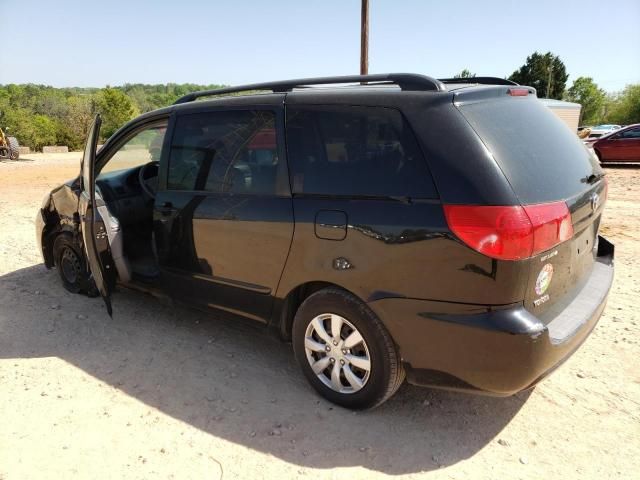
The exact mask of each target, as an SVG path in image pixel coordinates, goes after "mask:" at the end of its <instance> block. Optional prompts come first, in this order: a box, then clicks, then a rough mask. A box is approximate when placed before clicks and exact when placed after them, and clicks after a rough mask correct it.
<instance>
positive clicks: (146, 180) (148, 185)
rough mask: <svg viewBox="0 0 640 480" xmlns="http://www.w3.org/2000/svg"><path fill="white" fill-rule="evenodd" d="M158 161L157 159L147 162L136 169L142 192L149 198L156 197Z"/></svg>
mask: <svg viewBox="0 0 640 480" xmlns="http://www.w3.org/2000/svg"><path fill="white" fill-rule="evenodd" d="M159 165H160V163H159V162H157V161H154V162H149V163H147V164H145V165H143V166H142V167H140V170H138V183H140V188H142V192H143V193H144V194H145V195H146V196H147V197H149V198H150V199H151V200H153V199H155V198H156V191H157V190H158V169H159Z"/></svg>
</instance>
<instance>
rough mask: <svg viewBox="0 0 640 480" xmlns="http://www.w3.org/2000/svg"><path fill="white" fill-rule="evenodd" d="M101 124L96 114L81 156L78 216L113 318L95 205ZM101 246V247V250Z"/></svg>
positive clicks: (93, 271) (90, 261)
mask: <svg viewBox="0 0 640 480" xmlns="http://www.w3.org/2000/svg"><path fill="white" fill-rule="evenodd" d="M101 124H102V119H101V118H100V115H96V118H95V120H94V121H93V124H92V125H91V128H90V129H89V134H88V136H87V143H86V145H85V150H84V155H83V157H82V193H81V195H80V202H79V205H78V213H79V214H80V219H81V223H82V239H83V243H84V248H85V253H86V257H87V263H88V264H89V269H90V270H91V274H92V275H93V279H94V281H95V283H96V287H97V288H98V291H99V292H100V296H101V297H102V299H103V300H104V303H105V306H106V307H107V312H108V313H109V315H111V313H112V309H111V288H110V287H111V285H110V283H111V282H109V281H108V279H107V274H106V269H105V265H106V264H107V258H104V257H105V256H108V255H109V254H108V248H107V245H108V242H107V241H106V236H107V234H106V231H105V228H104V223H103V222H102V219H101V218H100V215H99V213H98V210H97V206H98V205H97V204H96V174H95V173H96V169H95V167H96V165H95V159H96V149H97V146H98V137H99V134H100V125H101ZM99 245H101V248H100V247H99Z"/></svg>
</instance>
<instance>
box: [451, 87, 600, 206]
mask: <svg viewBox="0 0 640 480" xmlns="http://www.w3.org/2000/svg"><path fill="white" fill-rule="evenodd" d="M458 108H459V109H460V111H461V112H462V113H463V114H464V116H465V117H466V119H467V120H468V121H469V123H470V124H471V126H472V127H473V128H474V130H475V131H476V132H477V133H478V135H479V136H480V137H481V139H482V140H483V142H484V143H485V145H486V146H487V148H488V149H489V151H490V152H491V153H492V154H493V156H494V158H495V159H496V161H497V162H498V165H499V166H500V168H501V169H502V171H503V172H504V174H505V176H506V177H507V180H508V181H509V183H510V184H511V186H512V188H513V190H514V192H515V194H516V195H517V196H518V198H519V199H520V201H521V202H522V203H523V204H532V203H542V202H550V201H554V200H563V199H566V198H569V197H572V196H574V195H576V194H578V193H580V192H582V191H584V190H586V189H587V188H588V187H589V186H588V184H587V183H586V179H587V178H588V177H589V176H590V175H592V174H598V173H600V172H601V170H600V166H599V165H598V163H597V159H595V158H594V156H593V155H591V154H590V153H589V152H588V151H587V149H586V148H585V147H584V145H583V144H582V142H581V141H580V140H579V139H578V136H577V135H576V134H575V133H574V132H572V131H571V130H570V129H569V128H568V127H567V126H566V125H565V124H564V123H563V122H562V120H560V119H559V118H558V117H557V116H556V115H555V114H554V113H553V112H551V111H550V110H549V109H548V108H547V107H545V106H544V105H543V104H542V103H541V102H540V101H538V100H536V99H533V98H527V99H525V98H511V97H507V98H505V99H501V100H497V101H495V100H494V101H483V102H476V103H469V104H462V105H460V106H458Z"/></svg>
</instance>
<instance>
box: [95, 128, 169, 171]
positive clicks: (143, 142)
mask: <svg viewBox="0 0 640 480" xmlns="http://www.w3.org/2000/svg"><path fill="white" fill-rule="evenodd" d="M166 131H167V121H166V120H164V121H162V122H160V123H157V124H154V125H152V126H149V127H147V128H145V129H144V130H141V131H139V132H137V133H135V134H134V135H133V136H132V137H131V138H129V139H128V140H127V141H126V143H125V144H124V145H122V146H120V147H119V148H118V149H117V150H116V151H115V153H114V154H113V155H111V157H110V158H109V160H107V163H106V165H105V166H104V167H103V168H102V170H101V171H100V172H101V173H108V172H113V171H116V170H124V169H128V168H135V167H140V166H142V165H145V164H147V163H149V162H157V161H160V152H161V150H162V143H163V141H164V135H165V133H166Z"/></svg>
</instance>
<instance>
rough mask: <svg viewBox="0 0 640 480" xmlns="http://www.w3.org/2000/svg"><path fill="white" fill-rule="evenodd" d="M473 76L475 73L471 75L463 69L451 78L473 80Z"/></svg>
mask: <svg viewBox="0 0 640 480" xmlns="http://www.w3.org/2000/svg"><path fill="white" fill-rule="evenodd" d="M475 76H476V74H475V73H471V72H470V71H469V70H468V69H466V68H465V69H464V70H462V71H461V72H460V73H456V74H455V75H454V76H453V78H473V77H475Z"/></svg>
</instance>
